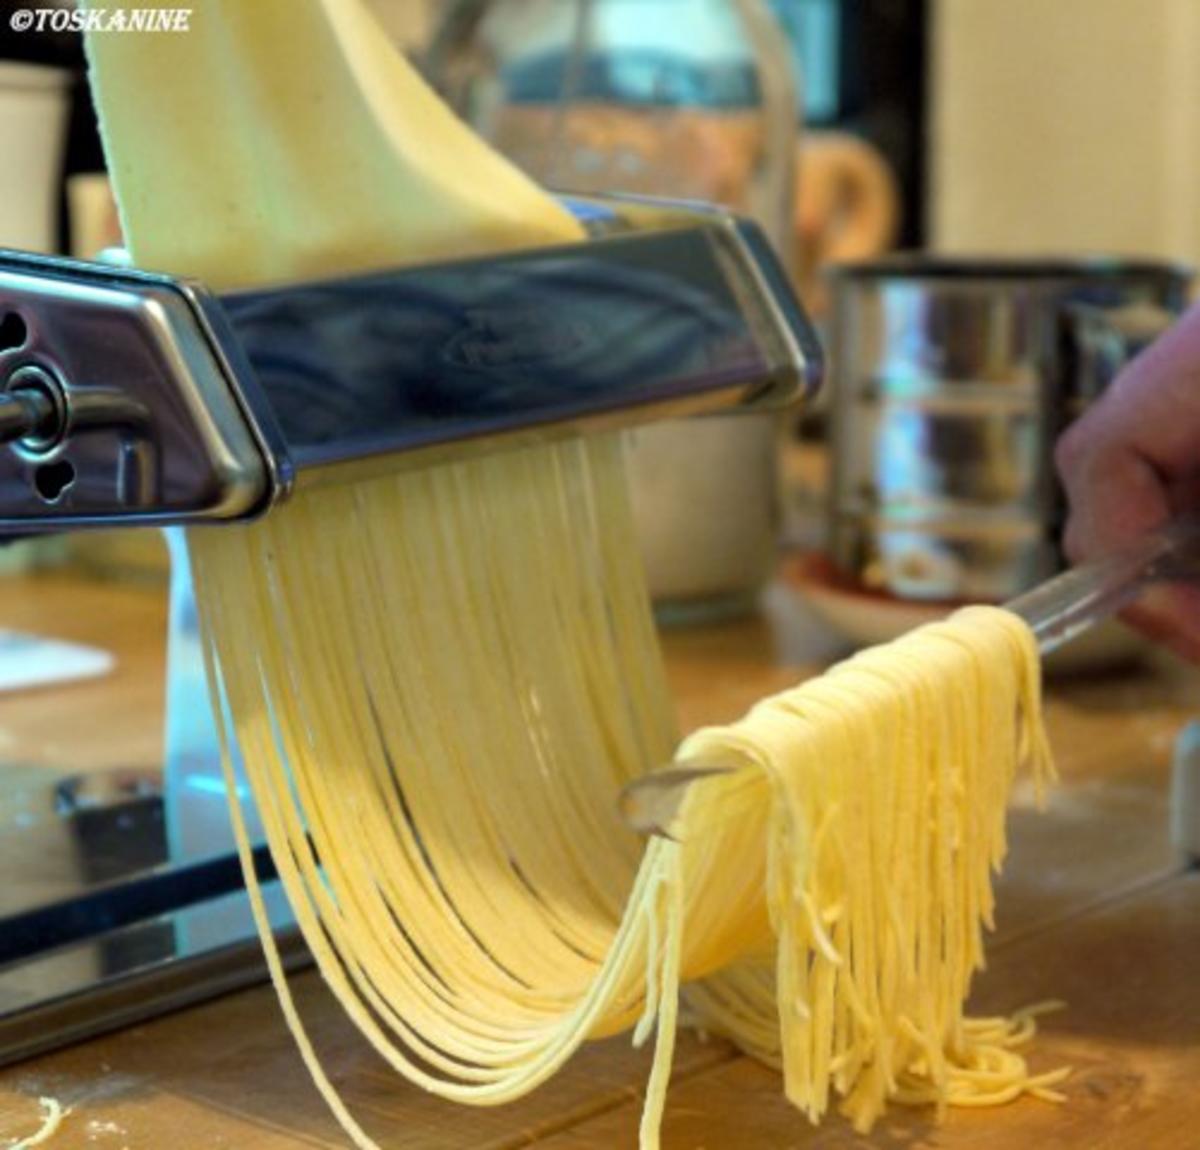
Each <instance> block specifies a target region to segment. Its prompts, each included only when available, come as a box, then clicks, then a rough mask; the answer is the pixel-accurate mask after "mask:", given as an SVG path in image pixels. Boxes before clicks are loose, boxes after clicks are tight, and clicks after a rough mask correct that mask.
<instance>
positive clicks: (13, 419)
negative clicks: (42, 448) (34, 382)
mask: <svg viewBox="0 0 1200 1150" xmlns="http://www.w3.org/2000/svg"><path fill="white" fill-rule="evenodd" d="M53 418H54V401H53V400H52V399H51V398H50V397H49V396H48V395H43V394H42V393H41V392H40V391H34V390H33V389H32V388H30V389H28V390H26V389H22V390H20V391H8V392H4V393H0V443H12V442H14V441H15V440H18V439H25V438H26V437H27V436H30V435H36V434H37V433H38V432H39V431H40V429H41V428H43V427H45V426H46V424H47V423H49V422H50V421H51V420H52V419H53Z"/></svg>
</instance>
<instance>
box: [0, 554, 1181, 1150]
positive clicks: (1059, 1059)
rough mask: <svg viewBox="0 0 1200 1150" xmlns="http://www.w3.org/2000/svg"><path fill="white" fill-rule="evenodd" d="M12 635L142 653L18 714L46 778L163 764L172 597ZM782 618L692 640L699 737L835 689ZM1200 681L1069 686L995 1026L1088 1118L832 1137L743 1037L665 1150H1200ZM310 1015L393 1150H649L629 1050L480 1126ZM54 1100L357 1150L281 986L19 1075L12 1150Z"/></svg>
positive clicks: (1002, 972) (55, 615) (33, 602)
mask: <svg viewBox="0 0 1200 1150" xmlns="http://www.w3.org/2000/svg"><path fill="white" fill-rule="evenodd" d="M3 586H4V594H3V597H2V598H0V626H20V627H26V628H33V629H39V630H42V631H44V632H45V633H47V634H54V635H57V636H60V637H64V638H76V639H83V640H85V641H91V642H99V643H101V644H105V645H108V646H110V647H111V648H113V649H114V650H115V651H116V653H117V655H118V658H119V660H120V666H119V670H118V672H117V674H116V675H115V676H114V677H112V678H110V679H108V680H107V681H105V682H104V683H94V684H89V685H80V686H77V687H74V688H70V690H71V692H72V695H71V697H70V705H71V710H70V716H71V718H70V721H69V722H67V721H64V718H63V715H64V712H63V710H62V708H63V705H64V703H63V701H64V700H65V699H66V698H67V696H66V695H65V694H63V695H57V694H54V693H52V692H44V693H41V694H37V695H30V696H25V697H20V698H8V699H3V700H0V743H2V745H3V747H4V749H5V750H6V752H8V753H11V752H12V750H13V748H14V747H15V746H20V748H21V749H22V752H23V755H24V757H25V758H27V759H28V760H29V761H30V762H34V763H36V762H51V761H54V760H57V761H58V762H59V763H61V762H62V756H63V753H64V751H69V752H70V753H71V754H73V755H75V754H77V755H78V756H80V757H81V759H82V761H83V763H84V764H85V765H95V766H105V765H111V764H114V763H122V764H126V765H131V764H132V765H134V766H138V767H144V766H150V765H152V764H153V763H154V762H155V761H156V756H157V754H158V749H157V748H158V743H157V741H156V740H157V739H158V737H159V733H160V731H161V679H160V676H161V668H162V646H163V604H162V599H161V597H160V596H159V595H157V594H155V593H152V592H149V591H145V590H142V591H138V590H130V589H122V588H118V587H113V586H103V585H87V584H84V583H80V582H77V581H71V580H66V579H46V578H41V579H38V580H32V579H24V580H22V579H18V580H9V581H6V582H5V583H4V585H3ZM770 604H771V605H770V610H769V611H768V613H767V615H766V616H765V617H764V618H760V619H757V620H753V621H749V622H742V623H737V624H728V625H724V626H719V627H711V628H706V629H700V630H692V631H686V632H684V631H681V632H676V633H674V634H671V635H668V636H667V640H666V648H667V654H668V660H669V666H670V671H671V675H672V680H673V682H674V685H675V687H676V691H677V696H678V698H679V702H680V710H681V715H682V718H683V721H684V723H685V725H686V726H694V725H696V724H697V723H699V722H710V721H721V720H724V719H728V718H731V717H733V716H734V715H736V714H738V713H739V712H740V711H741V710H743V709H744V707H745V706H746V705H747V704H748V703H750V702H751V701H753V700H754V699H755V698H757V697H759V696H761V695H762V694H765V693H767V692H769V691H772V690H776V689H778V688H780V687H782V686H784V685H785V684H787V683H790V682H792V681H794V680H795V679H796V678H798V677H800V676H801V675H804V674H808V673H810V672H811V671H812V670H813V669H814V667H813V661H814V660H819V659H822V658H825V657H827V656H828V655H829V654H830V653H831V645H830V639H829V636H828V634H826V633H825V632H823V631H822V630H821V629H820V628H819V627H818V626H816V625H814V622H813V620H812V619H811V618H810V617H808V616H807V615H806V613H805V612H804V610H803V608H801V607H798V606H797V604H796V603H795V602H794V601H792V600H790V599H789V597H788V596H787V595H786V594H783V593H781V592H778V591H777V592H776V593H775V594H774V595H773V596H772V598H771V600H770ZM1198 686H1200V675H1198V674H1197V673H1196V672H1194V671H1192V670H1191V669H1185V668H1181V667H1179V666H1178V665H1175V664H1172V663H1169V662H1167V661H1166V660H1165V659H1164V660H1157V659H1156V660H1155V661H1154V662H1153V663H1152V664H1151V665H1147V666H1143V667H1141V668H1139V669H1137V670H1133V671H1128V672H1125V673H1121V674H1114V675H1108V676H1101V677H1094V678H1075V679H1072V680H1069V681H1060V682H1057V683H1055V684H1054V685H1053V686H1052V690H1051V704H1050V708H1049V717H1050V725H1051V731H1052V737H1053V740H1054V744H1055V747H1056V750H1057V753H1058V757H1059V762H1060V766H1061V769H1062V772H1063V784H1062V786H1061V787H1060V788H1059V789H1058V791H1057V792H1056V793H1055V795H1054V797H1053V800H1052V803H1051V806H1050V809H1049V811H1048V812H1046V813H1045V814H1040V815H1039V814H1037V813H1035V812H1034V811H1033V809H1032V803H1031V800H1030V796H1029V795H1028V794H1027V793H1025V792H1024V791H1020V792H1019V793H1018V795H1017V801H1016V804H1015V809H1014V811H1013V815H1012V819H1011V829H1012V851H1011V856H1010V861H1009V865H1008V869H1007V872H1006V874H1005V875H1004V877H1003V879H1002V880H1001V884H1000V885H1001V893H1000V910H999V924H998V926H999V929H998V931H997V933H996V936H995V937H994V939H993V941H992V945H991V948H990V951H989V954H990V969H989V970H988V971H987V972H986V973H985V974H984V975H983V976H982V977H981V978H980V979H979V981H978V986H977V992H976V996H975V1001H974V1007H975V1008H976V1009H977V1010H979V1011H982V1012H995V1011H1002V1010H1010V1009H1012V1008H1015V1007H1018V1006H1020V1005H1022V1004H1026V1003H1029V1002H1033V1001H1036V1000H1039V999H1043V998H1063V999H1066V1000H1067V1001H1068V1003H1069V1008H1068V1009H1067V1010H1065V1011H1063V1012H1062V1013H1059V1014H1055V1015H1052V1016H1049V1017H1047V1018H1046V1019H1044V1027H1043V1031H1044V1032H1043V1035H1042V1036H1041V1037H1040V1039H1039V1041H1038V1043H1037V1046H1036V1048H1035V1052H1034V1055H1033V1057H1034V1061H1035V1064H1036V1065H1037V1066H1039V1067H1054V1066H1058V1065H1062V1064H1068V1065H1071V1066H1073V1067H1074V1068H1075V1070H1074V1073H1073V1075H1072V1077H1071V1078H1070V1079H1069V1081H1068V1082H1067V1084H1066V1085H1065V1087H1064V1089H1065V1092H1066V1093H1067V1094H1068V1096H1069V1101H1068V1102H1067V1104H1065V1105H1062V1106H1054V1105H1049V1104H1046V1103H1042V1102H1037V1101H1032V1100H1023V1101H1019V1102H1017V1103H1014V1104H1012V1105H1009V1106H1007V1107H1004V1108H1001V1109H998V1110H989V1111H952V1112H951V1113H950V1115H949V1117H948V1119H947V1120H946V1121H945V1122H944V1123H943V1124H942V1125H940V1126H936V1125H934V1124H933V1123H932V1119H931V1116H930V1115H929V1114H928V1113H925V1112H921V1111H916V1112H912V1111H902V1110H896V1111H894V1112H892V1113H891V1114H890V1115H889V1116H888V1118H887V1119H886V1120H885V1121H884V1122H882V1123H881V1124H880V1126H879V1128H878V1129H877V1130H876V1131H875V1132H874V1133H873V1134H872V1135H871V1136H869V1137H860V1136H857V1135H855V1134H854V1133H853V1132H852V1131H851V1130H850V1129H849V1127H848V1126H847V1125H846V1124H845V1123H844V1122H843V1121H841V1120H840V1119H836V1118H835V1119H831V1120H829V1121H828V1122H827V1123H826V1124H825V1125H824V1126H822V1127H821V1128H820V1129H813V1128H812V1127H810V1126H809V1125H808V1124H807V1122H806V1121H805V1120H804V1119H803V1118H802V1117H801V1116H800V1115H799V1114H798V1113H796V1112H795V1111H793V1110H792V1109H790V1108H789V1107H788V1106H787V1104H786V1103H785V1102H784V1100H783V1098H782V1096H781V1094H780V1089H779V1082H778V1079H777V1077H776V1076H775V1075H774V1074H772V1073H771V1072H770V1071H768V1070H765V1069H763V1068H762V1067H760V1066H758V1065H756V1064H755V1063H753V1062H751V1061H750V1060H748V1059H747V1058H745V1057H742V1056H740V1055H739V1054H738V1053H737V1052H736V1051H735V1050H734V1049H732V1048H731V1047H730V1046H728V1045H726V1044H724V1043H722V1042H716V1041H713V1042H707V1043H705V1042H701V1041H700V1040H698V1039H696V1038H694V1037H691V1036H684V1037H683V1038H682V1039H681V1043H680V1049H679V1054H678V1057H677V1061H676V1071H675V1082H674V1084H673V1086H672V1089H671V1093H670V1096H669V1100H668V1107H667V1117H666V1124H665V1130H664V1147H665V1150H731V1148H737V1150H767V1148H770V1150H785V1148H789V1150H790V1148H796V1150H818V1148H820V1150H829V1148H834V1147H839V1148H849V1147H854V1148H859V1147H880V1148H887V1150H901V1148H912V1150H917V1148H931V1150H999V1148H1001V1147H1003V1148H1006V1150H1008V1148H1011V1147H1013V1146H1018V1145H1022V1144H1024V1145H1030V1146H1053V1147H1056V1148H1062V1150H1071V1148H1075V1147H1079V1148H1083V1147H1087V1148H1088V1150H1101V1148H1105V1147H1113V1148H1116V1147H1122V1148H1124V1147H1133V1146H1139V1147H1150V1148H1154V1147H1163V1148H1164V1150H1165V1148H1167V1147H1171V1148H1172V1150H1174V1148H1177V1147H1185V1146H1192V1145H1198V1144H1200V1092H1197V1091H1196V1089H1195V1083H1196V1082H1197V1081H1198V1080H1200V957H1198V956H1200V878H1198V877H1194V876H1193V875H1192V874H1190V873H1188V872H1186V871H1185V870H1184V868H1183V867H1182V866H1181V865H1180V864H1179V863H1178V861H1177V860H1176V859H1175V858H1174V857H1173V856H1172V852H1171V850H1170V849H1169V846H1168V843H1167V778H1168V766H1169V762H1170V754H1171V747H1172V742H1173V739H1174V736H1175V734H1176V732H1177V731H1178V729H1179V727H1180V725H1181V724H1182V723H1183V722H1184V721H1185V720H1186V719H1188V718H1190V717H1192V715H1193V714H1194V713H1195V712H1197V711H1200V690H1198V689H1197V688H1198ZM297 988H298V993H299V1000H300V1003H301V1005H302V1008H303V1011H304V1013H305V1016H306V1017H307V1019H308V1020H309V1022H310V1024H311V1026H312V1027H313V1030H314V1032H315V1034H316V1036H317V1039H318V1041H319V1043H320V1045H321V1048H322V1050H323V1051H324V1053H325V1055H326V1057H327V1059H328V1061H329V1064H330V1066H331V1068H332V1071H333V1076H334V1078H335V1080H336V1081H338V1082H339V1084H340V1085H341V1086H342V1087H343V1089H344V1090H345V1091H346V1093H347V1095H348V1097H349V1099H350V1101H351V1104H352V1105H353V1107H354V1109H355V1111H356V1113H357V1114H358V1116H359V1117H360V1119H361V1120H362V1121H363V1122H364V1124H365V1125H366V1127H367V1128H368V1129H369V1130H370V1131H372V1132H373V1133H374V1134H375V1136H376V1137H377V1138H378V1139H379V1142H380V1144H381V1145H382V1146H385V1147H394V1148H400V1147H404V1148H410V1150H467V1148H470V1150H510V1148H516V1147H523V1146H532V1147H536V1148H538V1150H601V1148H604V1150H609V1148H613V1147H632V1146H634V1145H636V1127H637V1119H638V1114H639V1111H640V1092H641V1089H642V1086H643V1083H644V1081H645V1076H646V1070H647V1059H646V1056H645V1054H644V1053H637V1052H634V1051H632V1050H630V1048H629V1045H628V1042H627V1040H626V1039H623V1038H618V1039H614V1040H610V1041H607V1042H603V1043H599V1044H596V1045H593V1046H591V1047H589V1048H588V1049H586V1050H584V1051H583V1052H582V1053H581V1054H580V1055H579V1056H578V1057H577V1058H576V1059H575V1060H574V1061H573V1062H572V1063H571V1064H570V1066H569V1067H568V1068H567V1069H566V1071H565V1072H564V1073H563V1074H562V1075H560V1076H559V1077H558V1078H557V1079H556V1080H554V1081H553V1082H552V1083H551V1084H549V1085H548V1086H547V1087H545V1088H543V1089H542V1090H540V1091H539V1092H537V1093H536V1094H535V1095H533V1096H532V1097H530V1098H528V1099H526V1100H524V1101H523V1102H521V1103H518V1104H516V1105H514V1106H510V1107H506V1108H502V1109H498V1110H483V1111H476V1110H464V1109H459V1108H454V1107H451V1106H449V1105H447V1104H444V1103H441V1102H438V1101H437V1100H435V1099H432V1098H430V1097H428V1096H426V1095H424V1094H422V1093H421V1092H419V1091H417V1090H414V1089H413V1088H410V1087H408V1086H406V1085H405V1084H404V1083H402V1082H400V1081H398V1080H397V1079H395V1078H394V1077H393V1076H392V1075H390V1074H389V1073H388V1072H387V1071H386V1070H385V1069H384V1068H382V1067H381V1066H380V1065H379V1064H378V1062H377V1061H376V1060H375V1059H374V1058H373V1056H372V1055H371V1054H370V1053H369V1052H367V1051H366V1050H364V1048H363V1046H362V1043H361V1042H360V1041H359V1040H358V1039H357V1037H356V1036H355V1035H354V1034H353V1033H352V1031H351V1030H350V1028H348V1027H347V1026H346V1024H345V1023H344V1021H343V1020H342V1019H341V1018H340V1016H339V1014H338V1011H337V1009H336V1007H335V1006H334V1005H333V1004H332V1003H331V1001H330V1000H329V998H328V996H327V995H326V994H325V993H324V991H323V988H322V987H321V985H320V982H319V980H318V979H317V978H316V977H314V976H313V975H312V974H311V973H309V974H306V975H302V976H301V977H300V978H299V979H298V980H297ZM39 1095H51V1096H54V1097H56V1098H58V1099H59V1100H60V1101H61V1102H62V1103H63V1104H64V1105H67V1106H69V1107H70V1108H71V1110H70V1113H69V1115H68V1117H67V1119H66V1120H65V1121H64V1123H63V1125H62V1127H61V1129H60V1131H59V1133H58V1135H57V1136H56V1137H55V1138H53V1139H52V1140H51V1141H50V1142H49V1143H47V1145H48V1146H49V1147H50V1150H85V1148H87V1150H122V1148H125V1147H127V1148H129V1150H206V1148H214V1150H215V1148H218V1147H227V1148H237V1150H300V1148H301V1147H343V1146H347V1145H349V1143H348V1142H347V1140H346V1139H345V1138H344V1137H343V1136H342V1135H341V1133H340V1131H339V1130H338V1128H337V1126H336V1125H335V1123H334V1122H333V1120H332V1119H331V1118H330V1116H329V1115H328V1114H327V1113H326V1111H325V1109H324V1106H323V1104H322V1103H321V1102H320V1100H319V1098H318V1097H317V1095H316V1093H315V1091H314V1090H313V1088H312V1087H311V1085H310V1084H309V1082H308V1079H307V1076H306V1074H305V1071H304V1069H303V1066H302V1065H301V1062H300V1059H299V1056H298V1055H297V1054H296V1052H295V1050H294V1049H293V1046H292V1043H291V1040H290V1038H289V1037H288V1035H287V1034H286V1033H285V1031H284V1027H283V1024H282V1021H281V1019H280V1016H279V1011H278V1008H277V1006H276V1004H275V1000H274V996H273V992H272V991H271V990H270V989H269V988H267V987H259V988H256V989H253V990H249V991H245V992H242V993H239V994H234V995H231V996H229V997H227V998H224V999H221V1000H219V1001H217V1002H213V1003H210V1004H208V1005H204V1006H200V1007H196V1008H193V1009H190V1010H187V1011H183V1012H180V1013H177V1014H175V1015H172V1016H170V1017H167V1018H163V1019H160V1020H158V1021H155V1022H152V1023H149V1024H146V1025H143V1026H138V1027H135V1028H132V1029H129V1030H126V1031H123V1032H120V1033H117V1034H113V1035H110V1036H107V1037H104V1038H100V1039H97V1040H94V1041H91V1042H88V1043H85V1044H82V1045H79V1046H76V1047H74V1048H71V1049H69V1050H63V1051H59V1052H57V1053H54V1054H51V1055H48V1056H45V1057H43V1058H40V1059H37V1060H35V1061H32V1062H29V1063H27V1064H24V1065H20V1066H16V1067H11V1068H9V1069H7V1070H5V1071H3V1072H0V1145H3V1144H5V1143H4V1141H3V1140H4V1139H5V1138H6V1137H8V1138H15V1137H17V1136H19V1135H22V1134H27V1133H29V1132H30V1131H32V1130H33V1129H35V1128H36V1126H37V1120H38V1106H37V1098H38V1096H39Z"/></svg>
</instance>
